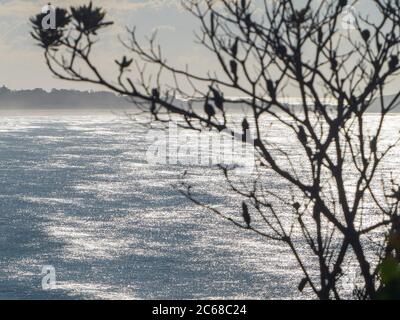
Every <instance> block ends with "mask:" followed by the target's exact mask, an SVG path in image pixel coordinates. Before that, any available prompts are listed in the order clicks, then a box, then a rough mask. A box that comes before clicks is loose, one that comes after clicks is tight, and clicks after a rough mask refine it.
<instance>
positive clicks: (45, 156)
mask: <svg viewBox="0 0 400 320" xmlns="http://www.w3.org/2000/svg"><path fill="white" fill-rule="evenodd" d="M371 117H373V116H371ZM391 117H392V118H391V120H390V121H391V123H393V124H396V125H397V124H398V123H399V121H400V116H397V115H393V116H391ZM397 131H398V130H397ZM397 131H396V132H397ZM146 134H147V133H146V130H145V129H144V128H143V127H142V126H140V125H137V124H136V123H135V121H134V120H132V119H129V118H128V117H126V116H124V115H123V114H112V113H111V112H110V113H109V114H108V113H107V114H82V115H74V114H69V115H63V116H60V115H18V116H16V115H4V116H2V117H0V299H58V298H62V299H81V298H85V299H202V298H213V299H214V298H229V299H292V298H308V297H310V296H309V293H307V292H305V293H303V294H300V293H298V292H297V285H298V282H299V277H300V275H299V270H298V267H297V264H296V263H295V261H294V260H293V258H292V257H291V255H290V253H289V251H288V249H287V248H286V247H284V246H282V244H280V243H274V242H271V241H268V240H266V239H263V238H261V237H259V236H257V235H254V234H253V233H251V232H246V231H243V230H240V229H238V228H236V227H235V226H233V225H232V224H230V223H228V222H226V221H223V220H222V219H221V218H219V217H218V216H214V215H213V214H211V213H210V212H208V211H207V210H205V209H204V208H201V207H198V206H195V205H194V204H193V203H191V202H190V201H189V200H187V199H186V198H185V197H184V196H183V195H181V194H180V193H179V192H178V191H177V189H176V184H177V183H178V182H179V177H180V176H181V175H182V173H183V172H184V171H185V170H187V168H185V167H183V166H180V165H157V164H149V163H148V161H147V160H146V151H147V150H148V147H149V142H148V141H147V139H146ZM276 138H277V139H278V138H284V137H276ZM392 159H393V162H394V164H393V165H398V161H397V158H392ZM190 169H191V177H192V179H193V180H194V182H195V183H196V185H198V187H199V188H200V190H201V193H202V197H203V199H207V201H208V202H209V203H211V204H214V205H221V206H223V205H232V210H236V209H235V208H237V207H236V203H235V201H236V200H237V199H235V196H234V195H229V194H227V193H226V191H224V189H223V188H219V185H220V184H222V183H223V178H222V177H221V175H220V174H219V171H218V170H217V169H216V168H213V167H207V168H205V167H196V166H191V168H190ZM275 187H276V188H278V187H279V186H275ZM233 204H235V206H233ZM49 265H50V266H53V267H54V270H55V274H56V286H55V288H54V289H52V290H43V289H42V278H43V276H44V275H43V274H42V268H43V266H49ZM300 279H301V278H300Z"/></svg>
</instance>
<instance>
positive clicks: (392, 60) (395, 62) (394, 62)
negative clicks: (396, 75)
mask: <svg viewBox="0 0 400 320" xmlns="http://www.w3.org/2000/svg"><path fill="white" fill-rule="evenodd" d="M398 64H399V58H398V57H397V56H394V55H393V56H391V58H390V61H389V70H390V71H394V70H395V69H396V68H397V65H398Z"/></svg>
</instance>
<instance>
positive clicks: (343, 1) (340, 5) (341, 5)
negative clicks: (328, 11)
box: [339, 0, 347, 8]
mask: <svg viewBox="0 0 400 320" xmlns="http://www.w3.org/2000/svg"><path fill="white" fill-rule="evenodd" d="M345 6H347V0H340V1H339V7H341V8H343V7H345Z"/></svg>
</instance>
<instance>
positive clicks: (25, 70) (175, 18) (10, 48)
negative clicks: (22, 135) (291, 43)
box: [0, 0, 397, 89]
mask: <svg viewBox="0 0 400 320" xmlns="http://www.w3.org/2000/svg"><path fill="white" fill-rule="evenodd" d="M270 1H276V0H270ZM298 1H299V3H301V2H302V1H304V0H298ZM47 2H48V1H39V0H0V86H1V85H3V84H4V85H6V86H8V87H10V88H12V89H19V88H38V87H41V88H45V89H51V88H79V89H90V88H91V89H100V88H94V87H93V86H92V85H83V84H82V83H79V84H76V83H69V82H66V81H61V80H58V79H55V78H54V77H53V76H51V74H50V72H49V71H48V70H47V67H46V66H45V64H44V60H43V57H42V54H43V53H42V50H41V49H40V48H39V47H37V46H36V45H35V43H34V40H33V39H32V38H31V36H30V34H29V31H30V26H29V17H31V16H33V15H35V14H37V13H39V12H40V11H41V8H42V7H43V6H44V5H46V4H47ZM51 2H52V4H54V5H55V6H60V7H66V6H72V5H82V4H86V3H88V2H89V1H88V0H87V1H86V0H54V1H51ZM93 3H94V4H95V5H98V6H102V7H104V8H105V9H106V10H107V12H108V17H109V19H110V20H113V21H114V23H115V24H114V25H113V26H112V27H111V28H108V31H106V32H105V33H102V34H101V40H102V42H101V44H100V45H99V48H98V49H100V50H97V51H96V52H101V54H100V55H98V56H97V57H96V58H97V61H98V62H100V64H101V66H102V70H103V71H104V72H106V73H107V74H110V75H111V74H115V72H116V71H117V66H116V64H115V63H114V59H117V58H120V57H121V56H122V52H121V46H120V44H119V42H118V39H117V36H118V35H121V36H125V37H126V35H127V33H126V30H125V27H132V26H137V30H138V32H139V34H140V35H142V36H145V35H149V34H151V33H152V32H153V31H154V30H155V29H158V30H159V36H160V42H161V45H162V47H163V48H164V51H165V55H166V56H167V57H169V61H170V62H171V63H173V64H175V65H179V66H183V65H184V64H186V63H188V64H189V65H191V66H192V70H193V71H196V72H202V73H203V72H206V71H207V70H213V69H214V70H215V69H217V68H216V62H215V60H214V59H213V58H212V57H211V56H210V55H209V54H207V52H206V50H205V49H204V48H202V47H201V46H199V45H197V44H195V37H194V31H195V30H197V29H198V26H197V24H196V19H194V18H193V17H192V16H191V15H190V14H189V13H188V12H186V11H184V10H182V8H181V5H180V0H94V1H93ZM371 7H372V6H371V3H370V1H369V0H361V1H359V2H358V4H357V8H362V10H367V11H368V10H370V9H371ZM103 49H104V50H103ZM396 87H397V85H396Z"/></svg>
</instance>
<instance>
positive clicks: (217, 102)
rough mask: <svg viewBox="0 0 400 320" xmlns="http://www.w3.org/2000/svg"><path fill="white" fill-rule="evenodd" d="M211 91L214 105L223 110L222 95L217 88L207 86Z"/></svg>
mask: <svg viewBox="0 0 400 320" xmlns="http://www.w3.org/2000/svg"><path fill="white" fill-rule="evenodd" d="M209 88H210V90H211V92H212V93H213V97H214V102H215V106H216V107H217V108H218V109H220V110H224V96H223V94H222V93H220V92H219V91H218V90H216V89H214V88H213V87H211V86H209Z"/></svg>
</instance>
